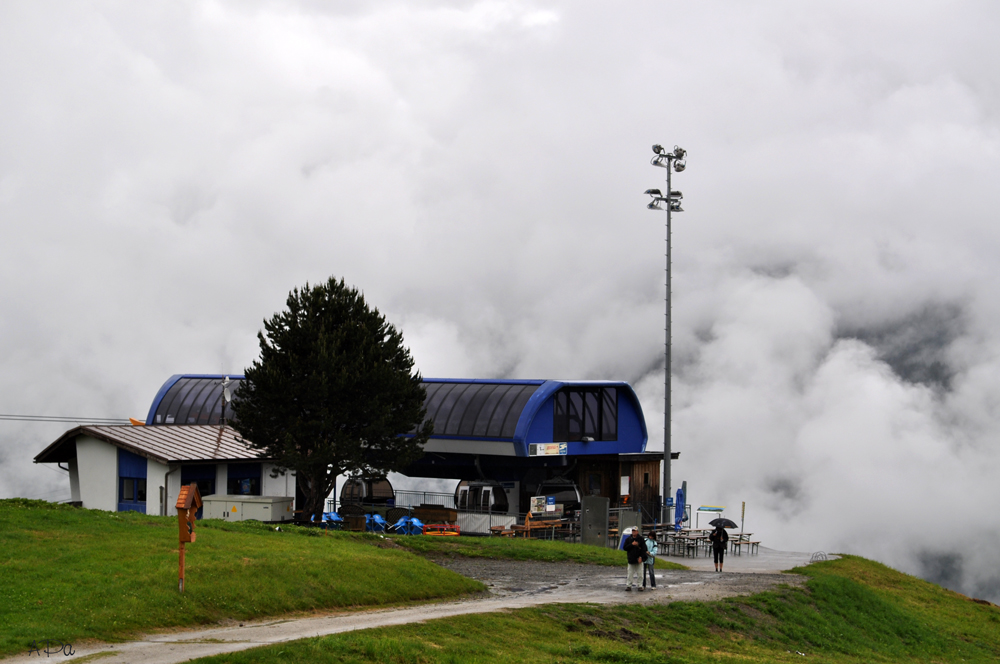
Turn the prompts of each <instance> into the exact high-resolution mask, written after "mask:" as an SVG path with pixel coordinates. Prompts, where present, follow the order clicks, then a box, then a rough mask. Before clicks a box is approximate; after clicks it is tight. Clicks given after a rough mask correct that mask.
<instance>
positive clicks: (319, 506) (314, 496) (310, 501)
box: [298, 469, 330, 523]
mask: <svg viewBox="0 0 1000 664" xmlns="http://www.w3.org/2000/svg"><path fill="white" fill-rule="evenodd" d="M298 477H299V480H300V481H303V480H304V481H303V487H302V493H303V495H304V496H305V499H306V500H305V505H303V506H302V518H303V519H306V520H311V521H314V522H316V523H319V522H321V521H322V520H323V512H324V511H325V510H326V496H327V494H328V493H330V487H329V486H328V485H327V481H328V480H327V472H326V470H325V469H323V470H319V471H313V472H310V473H308V474H306V473H302V472H301V471H300V472H299V474H298Z"/></svg>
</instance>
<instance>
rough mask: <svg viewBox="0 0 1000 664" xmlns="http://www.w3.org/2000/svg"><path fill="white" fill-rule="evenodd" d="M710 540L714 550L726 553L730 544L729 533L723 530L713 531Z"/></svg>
mask: <svg viewBox="0 0 1000 664" xmlns="http://www.w3.org/2000/svg"><path fill="white" fill-rule="evenodd" d="M708 539H709V541H710V542H711V543H712V548H713V549H714V550H716V551H725V550H726V544H727V543H728V542H729V533H727V532H726V531H725V530H723V529H722V528H716V529H715V530H713V531H712V534H711V535H709V536H708Z"/></svg>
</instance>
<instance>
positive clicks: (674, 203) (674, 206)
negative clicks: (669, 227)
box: [670, 201, 684, 212]
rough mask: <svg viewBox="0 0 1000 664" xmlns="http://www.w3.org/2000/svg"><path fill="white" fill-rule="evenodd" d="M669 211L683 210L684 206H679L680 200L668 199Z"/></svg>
mask: <svg viewBox="0 0 1000 664" xmlns="http://www.w3.org/2000/svg"><path fill="white" fill-rule="evenodd" d="M670 211H671V212H683V211H684V208H682V207H681V203H680V201H670Z"/></svg>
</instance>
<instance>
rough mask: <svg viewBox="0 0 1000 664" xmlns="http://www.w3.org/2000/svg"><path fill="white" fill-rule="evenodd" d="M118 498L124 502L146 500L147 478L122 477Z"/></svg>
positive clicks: (141, 501)
mask: <svg viewBox="0 0 1000 664" xmlns="http://www.w3.org/2000/svg"><path fill="white" fill-rule="evenodd" d="M118 500H119V502H122V503H144V502H146V480H145V479H143V478H140V477H122V478H121V480H120V482H119V484H118Z"/></svg>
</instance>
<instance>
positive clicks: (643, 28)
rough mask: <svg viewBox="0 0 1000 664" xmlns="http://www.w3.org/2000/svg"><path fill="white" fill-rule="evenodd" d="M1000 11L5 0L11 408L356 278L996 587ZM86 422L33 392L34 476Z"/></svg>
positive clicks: (829, 545) (413, 319) (978, 586)
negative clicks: (650, 198)
mask: <svg viewBox="0 0 1000 664" xmlns="http://www.w3.org/2000/svg"><path fill="white" fill-rule="evenodd" d="M998 19H1000V8H998V6H997V5H996V4H995V3H992V2H988V1H983V2H947V3H946V2H912V1H911V2H879V3H872V2H861V1H853V2H852V1H845V2H839V3H825V4H822V5H821V4H819V3H801V2H792V1H788V2H756V3H743V2H697V3H694V2H683V3H682V2H665V1H660V2H643V1H638V0H635V1H632V2H628V3H618V4H616V5H614V6H613V7H611V6H610V5H608V4H607V3H597V2H579V1H575V2H563V3H559V2H552V3H541V2H538V3H536V2H529V1H525V2H451V3H449V2H438V3H430V2H427V3H413V2H370V3H364V2H336V3H330V2H319V1H316V2H306V1H303V2H298V3H296V2H293V1H291V0H282V1H281V2H248V1H245V0H242V1H239V2H236V1H234V2H152V1H151V2H130V3H124V2H85V3H84V2H78V3H73V2H51V3H47V2H40V1H37V0H30V1H28V0H25V1H23V2H17V1H11V2H4V3H2V4H0V90H2V94H0V275H2V279H0V302H2V316H0V413H15V414H40V415H72V416H81V417H128V416H133V417H139V418H142V417H145V414H146V410H147V409H148V408H149V404H150V401H151V400H152V398H153V396H154V395H155V393H156V391H157V389H158V388H159V386H160V385H161V384H162V383H163V381H164V380H165V379H166V378H167V377H169V376H170V375H171V374H174V373H184V372H192V373H193V372H205V373H211V372H241V371H242V370H243V368H244V367H245V366H247V365H248V364H249V363H250V362H251V361H252V360H253V359H254V358H255V357H256V354H257V345H256V338H255V334H256V332H257V330H258V329H259V328H260V327H261V322H262V320H263V319H264V318H265V317H268V316H270V315H271V314H273V313H274V312H275V311H277V310H279V309H280V308H281V307H282V306H283V304H284V299H285V297H286V296H287V293H288V291H289V290H290V289H291V288H293V287H295V286H300V285H302V284H304V283H305V282H307V281H308V282H311V283H315V282H319V281H322V280H325V279H326V278H328V277H330V276H336V277H344V278H345V279H346V280H347V282H348V283H350V284H353V285H356V286H358V287H360V288H362V289H363V290H364V291H365V293H366V295H367V297H368V298H369V300H370V301H371V302H372V303H373V304H375V305H376V306H378V307H379V308H380V309H381V310H382V311H383V312H384V313H386V314H387V316H388V317H389V319H390V320H391V321H392V322H393V323H395V324H396V325H397V326H399V327H400V328H401V329H402V330H403V333H404V335H405V338H406V340H407V342H408V343H409V344H410V346H411V348H412V350H413V353H414V356H415V358H416V360H417V364H418V367H419V368H420V370H421V371H422V373H423V374H424V375H425V376H434V377H477V378H486V377H511V378H512V377H517V378H557V377H559V378H606V379H624V380H628V381H630V382H631V383H632V384H633V385H634V386H635V387H636V389H637V391H638V392H639V394H640V397H641V398H642V401H643V406H644V409H645V415H646V419H647V423H648V426H649V430H650V444H649V448H650V449H662V448H661V445H662V418H663V415H662V399H663V379H662V353H663V296H664V286H663V262H664V258H663V236H664V226H663V222H664V218H663V215H662V214H660V213H654V212H649V211H647V210H646V209H645V204H646V202H647V197H645V196H644V195H643V194H642V192H643V191H644V190H645V189H646V188H648V187H660V186H662V184H663V180H662V178H663V176H664V171H663V170H662V169H656V168H653V167H651V166H650V165H649V158H650V157H651V156H652V153H651V151H650V145H651V144H653V143H663V144H664V145H666V146H668V147H672V146H673V145H674V144H678V145H681V146H682V147H684V148H686V149H687V150H688V152H689V157H688V169H687V170H686V171H685V172H684V173H682V174H679V175H677V176H675V180H674V183H675V188H677V189H680V190H682V191H683V192H684V209H685V212H684V213H682V214H678V215H676V216H675V218H674V233H673V240H674V275H673V285H674V345H675V346H674V347H675V357H676V360H675V371H674V388H675V392H674V399H673V402H674V407H675V410H674V439H673V448H674V449H675V450H679V451H681V458H680V461H679V462H677V463H676V464H675V465H674V478H675V480H677V481H679V480H687V481H688V484H689V488H690V498H691V502H692V503H693V504H695V505H698V504H719V505H727V506H728V508H729V509H728V510H727V514H728V515H729V516H733V515H736V516H737V517H738V512H739V505H740V502H741V501H744V500H745V501H746V502H747V529H748V530H752V531H753V532H755V533H756V534H758V535H759V536H760V539H761V540H762V541H763V542H764V544H765V545H769V546H774V547H776V548H786V549H794V550H803V551H815V550H820V549H822V550H827V551H846V552H853V553H858V554H862V555H866V556H869V557H874V558H877V559H879V560H882V561H884V562H886V563H889V564H891V565H893V566H895V567H898V568H900V569H903V570H905V571H908V572H912V573H915V574H920V575H923V576H925V577H927V578H932V579H935V580H938V581H941V582H943V583H945V584H947V585H949V586H950V587H953V588H956V589H959V590H962V591H964V592H967V593H970V594H974V595H977V596H980V597H987V598H991V599H993V601H998V600H1000V573H998V572H997V570H998V569H1000V513H998V511H997V505H998V503H1000V500H998V499H1000V481H998V477H1000V444H998V436H1000V298H998V297H997V296H996V285H997V283H998V280H1000V263H998V261H997V256H998V255H1000V252H998V249H1000V246H998V245H1000V229H998V225H997V224H996V223H995V222H994V219H995V217H996V216H997V215H996V210H997V209H998V203H1000V200H998V199H1000V187H998V186H997V181H998V175H1000V149H998V148H1000V135H998V109H1000V103H998V102H1000V57H998V55H1000V54H998V46H997V44H998V42H997V40H996V35H997V34H998V33H1000V25H998V23H1000V20H998ZM69 426H70V425H39V424H33V423H23V422H0V462H2V465H0V496H14V495H22V496H30V497H47V498H50V499H65V498H68V481H67V480H66V479H65V474H63V473H61V472H60V471H57V470H55V469H54V468H52V467H41V466H35V465H33V464H32V463H31V462H30V460H31V458H32V457H33V456H34V455H35V454H37V453H38V451H40V450H41V449H42V448H43V447H44V446H45V445H46V444H48V443H49V442H51V441H52V440H54V439H55V437H56V436H58V435H59V434H60V433H62V431H63V430H65V429H66V428H68V427H69Z"/></svg>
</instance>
